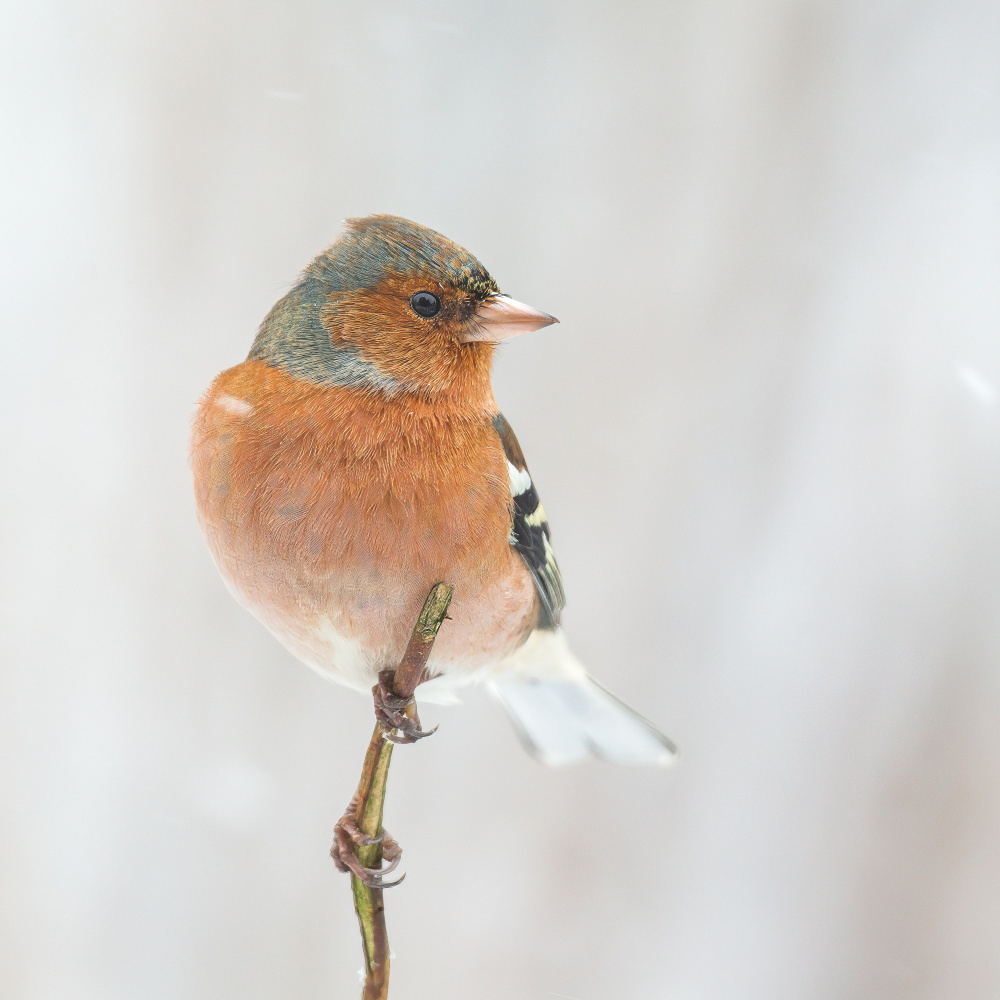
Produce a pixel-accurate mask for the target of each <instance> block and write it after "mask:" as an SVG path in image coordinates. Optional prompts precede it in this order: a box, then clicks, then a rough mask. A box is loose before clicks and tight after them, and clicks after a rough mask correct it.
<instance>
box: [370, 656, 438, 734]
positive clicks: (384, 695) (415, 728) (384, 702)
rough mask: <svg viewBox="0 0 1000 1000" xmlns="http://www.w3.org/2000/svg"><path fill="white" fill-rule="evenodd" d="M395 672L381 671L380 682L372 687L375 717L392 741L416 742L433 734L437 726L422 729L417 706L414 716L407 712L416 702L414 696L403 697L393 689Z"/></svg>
mask: <svg viewBox="0 0 1000 1000" xmlns="http://www.w3.org/2000/svg"><path fill="white" fill-rule="evenodd" d="M394 673H395V671H392V670H382V671H380V672H379V675H378V684H376V685H375V686H374V687H373V688H372V698H373V700H374V702H375V718H376V719H378V723H379V725H380V726H381V727H382V733H383V735H384V736H385V738H386V739H387V740H389V742H390V743H416V742H417V740H422V739H423V738H424V737H425V736H432V735H433V734H434V733H435V732H437V726H435V727H434V728H433V729H422V728H421V726H420V718H419V716H418V715H417V713H416V707H415V706H414V712H413V715H412V717H411V716H409V715H407V714H406V709H407V708H408V707H409V706H410V705H412V704H414V702H413V698H401V697H400V696H399V695H398V694H396V693H395V692H394V691H393V690H392V678H393V674H394ZM393 730H395V732H394V731H393Z"/></svg>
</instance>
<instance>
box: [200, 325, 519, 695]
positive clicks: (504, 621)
mask: <svg viewBox="0 0 1000 1000" xmlns="http://www.w3.org/2000/svg"><path fill="white" fill-rule="evenodd" d="M478 346H479V345H468V347H466V348H465V349H464V350H468V349H469V348H475V347H478ZM463 353H464V351H463ZM470 360H471V355H470ZM488 365H489V362H488V359H487V360H486V376H485V378H486V381H485V391H482V389H481V388H480V387H478V386H474V385H466V386H463V388H462V392H461V395H460V401H459V399H454V400H450V401H445V400H443V399H442V398H441V396H440V395H438V396H436V397H435V399H434V401H433V402H430V401H428V400H425V399H422V398H420V397H417V396H415V395H411V394H405V395H401V396H397V397H386V396H384V395H381V394H377V393H372V392H363V391H358V390H357V389H354V388H344V387H340V386H329V385H318V384H314V383H310V382H307V381H305V380H302V379H297V378H294V377H293V376H290V375H288V374H287V373H286V372H284V371H282V370H281V369H280V368H276V367H272V366H270V365H267V364H265V363H263V362H260V361H246V362H244V363H243V364H241V365H237V366H236V367H235V368H231V369H229V370H228V371H225V372H223V373H222V374H221V375H220V376H219V377H218V378H217V379H216V380H215V382H214V383H213V384H212V386H211V387H210V388H209V390H208V392H207V393H206V395H205V397H204V399H203V400H202V402H201V404H200V406H199V409H198V412H197V415H196V418H195V422H194V431H193V435H192V454H191V462H192V468H193V471H194V475H195V483H196V498H197V503H198V510H199V516H200V519H201V522H202V527H203V529H204V531H205V534H206V536H207V538H208V542H209V547H210V549H211V551H212V554H213V557H214V558H215V560H216V563H217V564H218V566H219V569H220V570H221V572H222V574H223V576H224V577H225V579H226V581H227V583H228V584H229V586H230V587H231V589H232V590H233V591H234V592H235V594H236V596H237V597H238V599H239V600H240V602H241V603H242V604H244V606H245V607H247V608H248V609H249V610H251V611H252V612H253V613H254V614H255V615H256V616H257V617H258V618H260V619H261V620H262V621H263V622H264V624H266V625H267V626H268V628H269V629H270V630H271V631H272V632H274V633H275V634H276V635H277V636H278V638H279V639H281V641H282V642H284V643H285V645H287V646H288V647H289V648H290V649H291V650H292V652H294V653H295V654H296V655H297V656H299V657H300V658H301V659H302V660H304V661H305V662H307V663H309V664H310V665H311V666H313V667H315V668H316V669H318V670H320V671H321V672H323V673H326V674H329V675H331V676H332V677H333V678H334V679H336V680H339V681H341V682H343V683H346V684H349V685H351V686H353V687H358V688H368V687H370V686H371V685H372V684H373V683H374V681H375V678H376V676H377V673H378V671H379V670H380V669H382V668H384V667H387V666H393V665H395V664H396V663H397V662H398V661H399V659H400V657H401V655H402V652H403V650H404V648H405V645H406V641H407V638H408V637H409V632H410V629H411V627H412V623H413V621H414V620H415V619H416V616H417V614H418V613H419V611H420V608H421V605H422V603H423V600H424V597H425V596H426V594H427V591H428V590H429V588H430V587H431V586H432V585H433V584H434V583H436V582H438V581H439V580H445V581H447V582H448V583H451V584H452V585H453V586H454V587H455V599H454V601H453V603H452V606H451V610H450V615H451V618H452V619H453V621H454V623H453V624H450V625H449V628H448V629H446V630H442V633H441V636H440V638H439V640H438V643H437V645H436V646H435V649H434V657H433V659H432V661H431V666H432V668H434V669H436V670H447V671H449V672H451V671H455V670H458V671H470V672H473V671H476V670H478V669H480V668H483V667H486V666H488V665H490V664H492V663H494V662H495V661H497V660H498V659H500V658H501V657H503V656H505V655H506V654H508V653H510V652H512V651H513V650H514V649H516V648H517V647H518V646H519V645H520V644H521V643H522V642H523V640H524V638H525V636H526V635H527V634H528V633H529V632H530V631H531V630H532V629H533V628H534V627H535V624H536V622H537V619H538V601H537V598H536V596H535V591H534V588H533V585H532V582H531V578H530V575H529V573H528V571H527V569H526V568H525V566H524V563H523V562H522V560H521V559H520V558H519V557H518V555H517V553H516V552H515V551H514V550H513V549H512V548H511V547H510V544H509V536H510V502H511V494H510V486H509V481H508V473H507V466H506V460H505V457H504V452H503V447H502V445H501V443H500V440H499V438H498V437H497V435H496V432H495V431H494V429H493V427H492V424H491V413H492V412H494V410H495V407H494V404H493V398H492V393H491V392H490V389H489V381H488ZM475 367H478V366H475ZM475 367H474V368H473V371H472V372H470V373H468V374H469V375H471V376H472V378H471V380H470V381H472V382H475V381H476V378H475V376H476V374H477V373H476V372H475ZM475 389H480V391H478V392H477V391H475ZM470 390H472V391H470ZM477 397H478V398H477Z"/></svg>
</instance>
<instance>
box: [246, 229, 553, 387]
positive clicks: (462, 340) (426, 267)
mask: <svg viewBox="0 0 1000 1000" xmlns="http://www.w3.org/2000/svg"><path fill="white" fill-rule="evenodd" d="M555 322H557V320H556V319H555V317H553V316H549V315H548V314H547V313H543V312H541V311H539V310H538V309H533V308H532V307H531V306H526V305H524V304H523V303H521V302H517V301H515V300H514V299H511V298H510V297H508V296H506V295H502V294H501V293H500V289H499V288H498V286H497V283H496V282H495V281H494V280H493V278H492V277H491V276H490V274H489V272H488V271H487V270H486V268H485V267H483V265H482V264H480V263H479V261H478V260H477V259H476V258H475V257H473V255H472V254H471V253H469V252H468V250H465V249H463V248H462V247H460V246H458V245H457V244H455V243H452V242H451V241H450V240H448V239H446V238H445V237H443V236H442V235H441V234H440V233H436V232H434V231H433V230H432V229H427V228H426V227H425V226H420V225H417V223H415V222H409V221H407V220H406V219H401V218H398V217H397V216H392V215H371V216H368V217H367V218H364V219H348V220H347V224H346V230H345V232H344V233H343V234H342V235H341V237H340V239H338V240H337V242H336V243H334V244H333V245H332V246H331V247H329V248H328V249H327V250H325V251H324V252H323V253H321V254H320V255H319V256H318V257H316V259H315V260H313V262H312V263H311V264H310V265H309V267H308V268H307V269H306V271H305V273H304V274H303V276H302V279H301V280H300V281H299V283H298V284H297V285H296V286H295V287H294V288H293V289H292V290H291V291H290V292H289V293H288V295H286V296H285V297H284V298H283V299H281V300H280V301H279V302H278V303H277V304H276V305H275V307H274V308H273V309H272V310H271V312H270V313H269V314H268V316H267V318H266V319H265V320H264V323H263V324H262V325H261V328H260V332H259V333H258V335H257V339H256V340H255V341H254V346H253V349H252V350H251V352H250V358H251V359H257V360H261V361H265V362H267V363H268V364H272V365H277V366H279V367H282V368H284V369H286V370H287V371H288V372H289V373H290V374H292V375H295V376H296V377H298V378H304V379H307V380H308V381H311V382H318V383H321V384H328V385H342V386H350V387H354V388H359V389H367V390H371V391H373V392H381V393H386V394H389V395H395V394H398V393H415V394H418V395H421V396H425V397H431V398H433V397H437V396H442V395H446V396H456V397H459V396H468V395H469V394H470V393H473V394H475V393H478V392H481V391H482V389H483V386H484V385H485V390H486V391H487V392H488V390H489V369H490V361H491V359H492V354H493V349H494V346H495V344H496V342H497V341H500V340H505V339H507V338H508V337H513V336H516V335H517V334H519V333H527V332H528V331H531V330H537V329H540V328H541V327H543V326H548V325H549V324H550V323H555Z"/></svg>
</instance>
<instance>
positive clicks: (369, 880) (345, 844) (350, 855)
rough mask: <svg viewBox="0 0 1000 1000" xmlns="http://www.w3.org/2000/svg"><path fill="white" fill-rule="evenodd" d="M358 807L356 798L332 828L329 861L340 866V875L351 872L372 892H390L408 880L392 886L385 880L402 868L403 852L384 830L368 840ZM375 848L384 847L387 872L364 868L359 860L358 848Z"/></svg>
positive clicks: (383, 859)
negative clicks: (381, 890)
mask: <svg viewBox="0 0 1000 1000" xmlns="http://www.w3.org/2000/svg"><path fill="white" fill-rule="evenodd" d="M357 806H358V796H357V794H355V795H354V798H352V799H351V802H350V804H349V805H348V807H347V811H346V812H345V813H344V815H343V816H341V817H340V819H339V820H337V825H336V826H335V827H334V828H333V846H332V847H331V848H330V857H331V858H333V863H334V864H335V865H336V866H337V870H338V871H342V872H345V873H346V872H350V873H351V874H352V875H355V876H357V878H358V879H359V880H360V881H361V882H362V883H363V884H364V885H367V886H368V887H369V888H371V889H391V888H392V887H393V886H394V885H399V883H400V882H402V881H403V879H404V878H406V875H405V874H403V875H400V877H399V878H398V879H395V880H394V881H392V882H386V881H385V876H386V875H388V874H389V873H390V872H392V871H395V869H396V866H397V865H398V864H399V859H400V857H401V855H402V853H403V849H402V848H401V847H400V846H399V844H397V843H396V841H395V840H394V839H393V838H392V836H391V835H390V834H389V833H388V832H387V831H386V830H383V831H382V832H381V833H380V834H379V835H378V836H377V837H369V836H368V834H367V833H365V832H364V831H363V830H362V829H361V828H360V827H359V826H358V822H357V820H356V819H355V818H354V813H355V810H356V809H357ZM372 844H381V845H382V861H384V862H385V867H384V868H365V866H364V865H363V864H361V862H360V861H359V860H358V856H357V854H356V853H355V850H354V849H355V847H370V846H371V845H372Z"/></svg>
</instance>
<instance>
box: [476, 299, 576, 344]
mask: <svg viewBox="0 0 1000 1000" xmlns="http://www.w3.org/2000/svg"><path fill="white" fill-rule="evenodd" d="M558 322H559V320H557V319H556V318H555V316H550V315H549V314H548V313H543V312H542V311H541V309H535V308H533V307H532V306H526V305H525V304H524V303H523V302H518V301H517V299H512V298H511V297H510V296H509V295H498V296H496V298H492V299H490V300H489V302H487V303H485V304H484V305H482V306H480V307H479V309H478V310H477V311H476V315H475V316H474V317H473V319H472V322H471V324H470V325H469V329H468V330H467V331H466V332H465V334H464V335H463V337H462V340H463V341H466V342H468V341H472V340H490V341H497V340H507V339H508V338H509V337H516V336H517V335H518V334H519V333H531V331H532V330H540V329H541V328H542V327H543V326H549V325H551V324H552V323H558Z"/></svg>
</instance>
